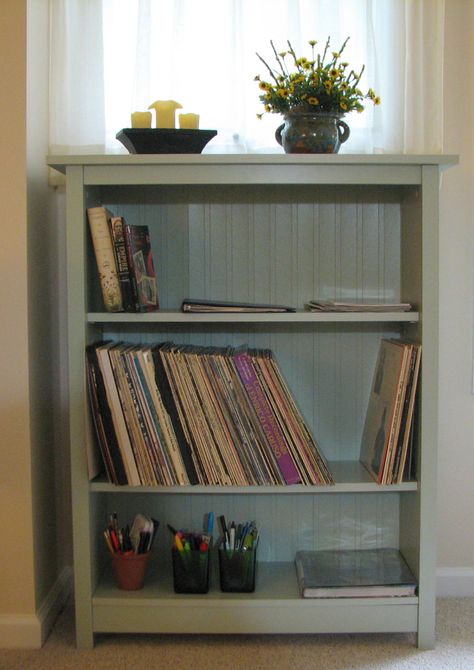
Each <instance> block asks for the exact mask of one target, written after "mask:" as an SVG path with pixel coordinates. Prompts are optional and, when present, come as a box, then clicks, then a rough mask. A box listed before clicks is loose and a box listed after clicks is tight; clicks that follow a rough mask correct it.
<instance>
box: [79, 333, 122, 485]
mask: <svg viewBox="0 0 474 670" xmlns="http://www.w3.org/2000/svg"><path fill="white" fill-rule="evenodd" d="M95 347H96V345H89V346H88V347H86V364H87V382H88V390H89V400H90V407H91V413H92V419H93V424H94V428H95V432H96V437H97V442H98V444H99V448H100V452H101V455H102V459H103V461H104V466H105V470H106V472H107V477H108V479H109V481H110V482H112V483H113V484H119V485H125V484H128V480H127V474H126V471H125V467H124V464H123V460H122V455H121V453H120V448H119V445H118V442H117V437H116V435H115V429H114V425H113V420H112V415H111V413H110V408H109V405H108V402H107V394H106V390H105V386H104V381H103V379H102V373H101V371H100V367H99V363H98V361H97V355H96V350H95Z"/></svg>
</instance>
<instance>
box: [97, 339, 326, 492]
mask: <svg viewBox="0 0 474 670" xmlns="http://www.w3.org/2000/svg"><path fill="white" fill-rule="evenodd" d="M87 370H88V387H89V396H90V403H91V414H92V417H93V422H94V426H95V431H96V435H97V440H98V443H99V446H100V450H101V453H102V457H103V460H104V463H105V467H106V471H107V474H108V477H109V479H110V481H111V482H113V483H116V484H129V485H136V486H138V485H146V486H154V485H165V486H166V485H185V484H203V485H220V486H226V485H234V486H245V485H273V484H275V485H278V484H279V485H286V484H288V485H289V484H300V483H301V484H315V485H317V484H332V483H333V478H332V476H331V473H330V471H329V469H328V467H327V464H326V461H325V459H324V458H323V456H322V455H321V453H320V451H319V449H318V446H317V444H316V442H315V440H314V439H313V437H312V435H311V433H310V431H309V429H308V427H307V425H306V423H305V421H304V419H303V417H302V415H301V413H300V412H299V410H298V408H297V406H296V404H295V401H294V399H293V397H292V395H291V393H290V391H289V389H288V386H287V385H286V383H285V381H284V380H283V377H282V375H281V372H280V370H279V367H278V365H277V363H276V361H275V359H274V357H273V355H272V353H271V351H269V350H254V349H246V348H244V349H238V350H236V349H231V348H210V347H209V348H207V347H198V346H191V345H186V346H179V345H175V344H170V343H167V344H160V345H156V346H136V345H127V344H123V343H112V342H108V343H98V344H95V345H90V346H89V347H88V348H87Z"/></svg>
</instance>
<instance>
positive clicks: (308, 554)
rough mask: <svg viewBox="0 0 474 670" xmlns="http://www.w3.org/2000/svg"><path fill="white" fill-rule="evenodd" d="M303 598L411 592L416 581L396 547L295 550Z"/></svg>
mask: <svg viewBox="0 0 474 670" xmlns="http://www.w3.org/2000/svg"><path fill="white" fill-rule="evenodd" d="M295 565H296V575H297V578H298V586H299V590H300V593H301V596H302V597H303V598H365V597H386V596H413V595H415V591H416V586H417V582H416V579H415V577H414V575H413V573H412V572H411V570H410V568H409V567H408V565H407V563H406V562H405V560H404V558H403V556H402V555H401V553H400V552H399V550H398V549H361V550H334V551H329V550H328V551H297V552H296V556H295Z"/></svg>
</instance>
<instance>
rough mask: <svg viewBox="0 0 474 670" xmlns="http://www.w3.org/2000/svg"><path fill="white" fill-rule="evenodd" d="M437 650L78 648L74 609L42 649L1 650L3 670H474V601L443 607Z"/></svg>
mask: <svg viewBox="0 0 474 670" xmlns="http://www.w3.org/2000/svg"><path fill="white" fill-rule="evenodd" d="M436 635H437V643H436V648H435V649H432V650H429V651H420V650H418V649H417V648H416V647H415V639H414V636H413V635H400V634H392V635H382V634H372V635H365V634H364V635H360V634H357V635H257V636H237V635H194V636H192V635H180V636H178V635H128V634H127V635H108V634H107V635H98V636H96V644H95V647H94V649H93V650H78V649H76V648H75V643H74V614H73V609H72V605H71V604H68V606H67V607H66V608H65V609H64V611H63V612H62V613H61V614H60V616H59V617H58V620H57V622H56V625H55V626H54V629H53V631H52V632H51V635H50V636H49V638H48V639H47V641H46V643H45V644H44V646H43V648H42V649H37V650H0V668H1V670H88V669H89V668H91V669H92V668H93V669H94V670H117V668H121V669H122V668H123V669H126V668H139V669H140V670H143V669H146V670H162V669H163V670H164V669H168V668H177V669H179V670H181V668H183V669H186V668H187V667H189V668H192V669H193V670H214V669H217V668H219V669H220V670H241V669H242V670H243V669H244V668H245V670H303V669H304V670H309V669H313V668H314V669H318V670H323V669H324V670H379V669H380V670H409V669H410V670H414V669H416V670H434V669H436V670H474V599H472V598H462V599H461V598H460V599H450V598H443V599H439V600H438V602H437V624H436Z"/></svg>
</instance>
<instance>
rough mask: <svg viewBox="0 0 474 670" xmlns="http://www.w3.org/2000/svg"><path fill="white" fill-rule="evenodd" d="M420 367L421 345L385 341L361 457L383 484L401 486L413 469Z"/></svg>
mask: <svg viewBox="0 0 474 670" xmlns="http://www.w3.org/2000/svg"><path fill="white" fill-rule="evenodd" d="M420 364H421V347H420V345H417V344H413V343H409V342H402V341H400V340H382V341H381V343H380V349H379V353H378V357H377V363H376V366H375V371H374V376H373V381H372V387H371V392H370V398H369V404H368V408H367V414H366V419H365V425H364V431H363V435H362V444H361V456H360V460H361V462H362V463H363V464H364V466H365V467H366V468H367V470H368V471H369V472H370V473H371V474H372V476H373V477H374V478H375V479H376V481H377V482H378V483H379V484H399V483H401V482H402V481H403V479H404V475H405V474H406V473H407V470H409V467H408V466H409V463H410V457H411V454H412V443H413V433H414V416H415V400H416V392H417V386H418V377H419V372H420Z"/></svg>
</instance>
